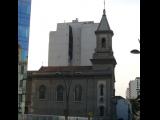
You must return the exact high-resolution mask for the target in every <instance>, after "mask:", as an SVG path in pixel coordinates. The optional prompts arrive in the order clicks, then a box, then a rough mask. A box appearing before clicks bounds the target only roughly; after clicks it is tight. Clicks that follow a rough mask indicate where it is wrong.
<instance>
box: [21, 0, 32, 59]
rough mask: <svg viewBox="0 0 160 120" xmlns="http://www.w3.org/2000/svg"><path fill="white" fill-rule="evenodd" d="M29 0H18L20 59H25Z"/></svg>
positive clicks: (29, 9) (29, 11)
mask: <svg viewBox="0 0 160 120" xmlns="http://www.w3.org/2000/svg"><path fill="white" fill-rule="evenodd" d="M30 13H31V0H18V44H19V45H20V47H21V48H22V52H21V60H22V61H27V58H28V44H29V28H30Z"/></svg>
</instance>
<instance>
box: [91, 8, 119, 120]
mask: <svg viewBox="0 0 160 120" xmlns="http://www.w3.org/2000/svg"><path fill="white" fill-rule="evenodd" d="M95 35H96V48H95V52H94V53H93V57H92V59H91V62H92V67H93V70H94V71H96V72H103V73H105V74H106V76H105V75H104V76H103V77H102V78H98V79H97V81H96V84H97V93H99V92H98V91H102V90H104V92H105V93H104V95H103V96H101V95H99V94H97V95H96V96H97V110H98V111H97V119H96V120H115V119H116V104H115V99H114V97H115V86H114V83H115V74H114V68H115V65H116V64H117V63H116V60H115V58H114V56H113V50H112V37H113V35H114V33H113V31H112V30H111V29H110V26H109V23H108V20H107V17H106V11H105V9H104V10H103V15H102V18H101V21H100V23H99V26H98V28H97V30H96V31H95ZM107 74H108V75H109V76H107ZM101 99H104V100H105V101H104V102H101V101H102V100H101Z"/></svg>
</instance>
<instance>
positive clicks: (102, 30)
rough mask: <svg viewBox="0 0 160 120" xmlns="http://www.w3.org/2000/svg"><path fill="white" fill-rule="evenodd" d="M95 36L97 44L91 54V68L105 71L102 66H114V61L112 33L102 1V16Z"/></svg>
mask: <svg viewBox="0 0 160 120" xmlns="http://www.w3.org/2000/svg"><path fill="white" fill-rule="evenodd" d="M95 34H96V41H97V44H96V49H95V52H94V54H93V59H91V62H92V64H93V67H94V66H96V67H95V68H100V69H101V68H102V69H105V67H104V66H108V64H112V65H116V60H115V58H114V56H113V51H112V36H113V31H112V30H111V29H110V26H109V23H108V20H107V16H106V11H105V0H104V9H103V15H102V18H101V21H100V23H99V25H98V28H97V30H96V31H95ZM97 66H98V67H97ZM100 66H101V67H100ZM106 68H108V67H106Z"/></svg>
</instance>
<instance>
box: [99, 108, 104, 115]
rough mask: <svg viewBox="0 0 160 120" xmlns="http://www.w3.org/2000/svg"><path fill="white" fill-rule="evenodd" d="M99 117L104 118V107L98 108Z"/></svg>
mask: <svg viewBox="0 0 160 120" xmlns="http://www.w3.org/2000/svg"><path fill="white" fill-rule="evenodd" d="M99 112H100V116H104V106H100V107H99Z"/></svg>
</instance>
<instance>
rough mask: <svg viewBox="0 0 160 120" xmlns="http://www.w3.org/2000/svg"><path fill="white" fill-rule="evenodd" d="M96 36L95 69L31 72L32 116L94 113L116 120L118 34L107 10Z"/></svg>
mask: <svg viewBox="0 0 160 120" xmlns="http://www.w3.org/2000/svg"><path fill="white" fill-rule="evenodd" d="M95 35H96V48H95V51H94V53H93V56H92V58H91V59H90V61H91V63H92V65H91V66H48V67H47V66H46V67H44V66H42V67H41V68H40V69H39V70H38V71H28V78H27V83H26V84H27V86H26V89H27V95H26V105H27V106H26V107H27V113H28V114H40V115H59V116H65V115H67V116H79V117H87V115H88V113H92V115H93V118H94V119H95V120H115V119H116V103H115V99H114V98H115V85H114V84H115V74H114V69H115V65H116V64H117V63H116V60H115V58H114V55H113V50H112V37H113V35H114V34H113V31H112V30H111V29H110V26H109V23H108V20H107V17H106V11H105V9H104V10H103V15H102V18H101V21H100V23H99V25H98V27H97V30H96V31H95Z"/></svg>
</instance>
